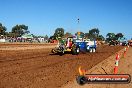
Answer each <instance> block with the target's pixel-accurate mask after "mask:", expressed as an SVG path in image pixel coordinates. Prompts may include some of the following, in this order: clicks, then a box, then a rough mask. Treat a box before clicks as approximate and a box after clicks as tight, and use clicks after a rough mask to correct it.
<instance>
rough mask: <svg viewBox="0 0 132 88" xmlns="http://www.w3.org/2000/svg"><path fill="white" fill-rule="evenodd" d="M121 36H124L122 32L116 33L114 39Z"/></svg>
mask: <svg viewBox="0 0 132 88" xmlns="http://www.w3.org/2000/svg"><path fill="white" fill-rule="evenodd" d="M123 36H124V35H123V34H122V33H117V34H116V35H115V37H116V39H118V38H122V37H123Z"/></svg>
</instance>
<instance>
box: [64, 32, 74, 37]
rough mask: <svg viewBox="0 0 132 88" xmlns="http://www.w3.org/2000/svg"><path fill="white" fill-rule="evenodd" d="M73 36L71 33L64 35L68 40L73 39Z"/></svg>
mask: <svg viewBox="0 0 132 88" xmlns="http://www.w3.org/2000/svg"><path fill="white" fill-rule="evenodd" d="M72 36H73V35H72V34H71V33H69V32H66V33H65V34H64V38H68V37H72Z"/></svg>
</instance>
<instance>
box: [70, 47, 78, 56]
mask: <svg viewBox="0 0 132 88" xmlns="http://www.w3.org/2000/svg"><path fill="white" fill-rule="evenodd" d="M71 52H72V54H73V55H78V54H79V53H80V48H79V46H76V45H73V47H72V50H71Z"/></svg>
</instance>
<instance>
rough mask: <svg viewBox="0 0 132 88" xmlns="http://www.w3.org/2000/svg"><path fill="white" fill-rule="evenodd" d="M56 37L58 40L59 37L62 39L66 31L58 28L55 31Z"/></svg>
mask: <svg viewBox="0 0 132 88" xmlns="http://www.w3.org/2000/svg"><path fill="white" fill-rule="evenodd" d="M54 36H55V37H56V39H58V38H59V37H60V38H62V37H63V36H64V29H63V28H57V29H56V30H55V33H54Z"/></svg>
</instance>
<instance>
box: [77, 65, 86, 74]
mask: <svg viewBox="0 0 132 88" xmlns="http://www.w3.org/2000/svg"><path fill="white" fill-rule="evenodd" d="M78 70H79V74H80V75H85V73H86V70H82V69H81V66H80V67H79V69H78Z"/></svg>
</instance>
